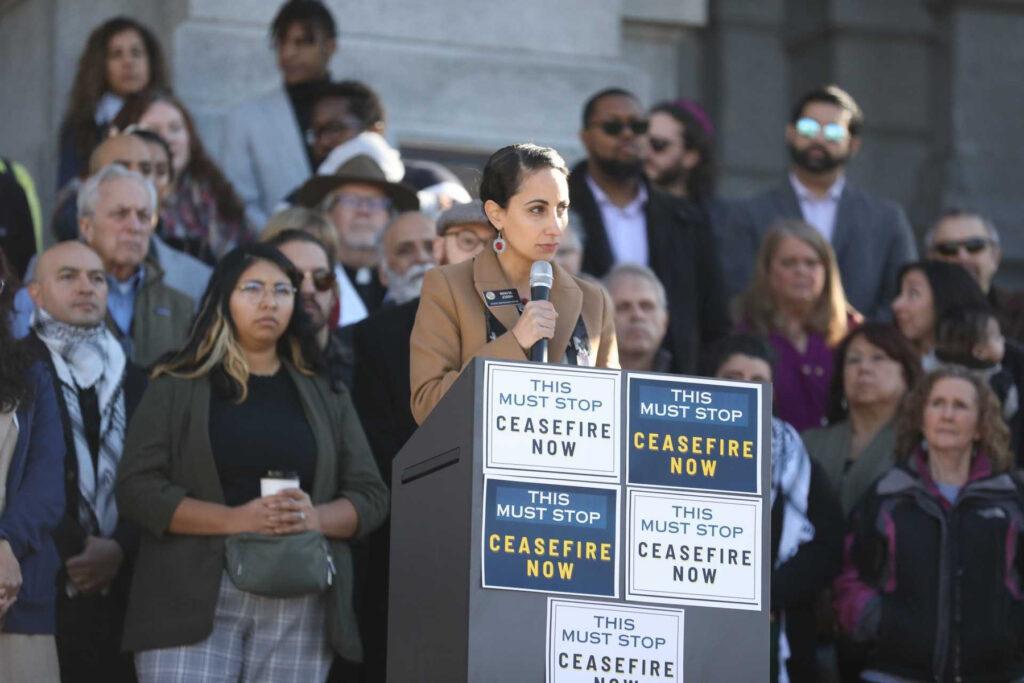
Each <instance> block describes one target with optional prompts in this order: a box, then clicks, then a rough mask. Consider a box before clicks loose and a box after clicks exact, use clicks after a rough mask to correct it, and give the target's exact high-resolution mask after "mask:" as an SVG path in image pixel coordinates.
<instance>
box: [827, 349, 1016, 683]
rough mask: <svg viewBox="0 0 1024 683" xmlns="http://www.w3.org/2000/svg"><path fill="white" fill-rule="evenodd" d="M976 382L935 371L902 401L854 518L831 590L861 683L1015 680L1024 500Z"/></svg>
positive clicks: (998, 426)
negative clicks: (884, 461)
mask: <svg viewBox="0 0 1024 683" xmlns="http://www.w3.org/2000/svg"><path fill="white" fill-rule="evenodd" d="M1007 442H1008V432H1007V428H1006V425H1005V423H1004V422H1003V420H1002V417H1001V415H1000V408H999V400H998V399H997V398H996V396H995V394H994V393H993V392H992V390H991V389H989V387H988V385H987V384H986V383H985V382H984V380H982V379H980V378H978V377H977V376H975V375H974V374H971V373H969V372H968V371H966V370H962V369H959V368H954V367H945V368H942V369H939V370H936V371H934V372H932V373H930V374H929V375H927V376H926V377H925V378H924V380H923V381H922V382H921V383H920V384H919V386H918V387H916V388H915V389H914V390H913V391H912V392H911V393H910V394H909V395H908V397H907V401H906V403H905V405H904V408H903V411H902V413H901V415H900V418H899V423H898V430H897V439H896V459H897V464H896V466H895V467H893V469H891V470H889V472H888V473H887V474H885V475H884V476H883V477H882V478H881V479H879V480H878V482H877V483H876V484H875V485H874V487H873V488H872V490H871V491H870V492H869V493H868V494H867V496H865V498H864V500H863V501H862V502H861V504H860V505H859V506H858V507H857V509H856V510H855V511H854V514H853V517H852V518H851V533H850V534H849V536H848V537H847V540H846V552H845V558H844V567H843V572H842V573H841V574H840V576H839V578H837V579H836V581H835V585H834V588H835V596H836V599H835V607H836V611H837V613H838V618H839V622H840V626H841V627H842V629H843V631H844V632H845V633H846V635H848V636H849V637H851V638H853V639H854V640H855V641H861V642H865V643H866V644H867V648H868V651H867V660H866V667H865V670H864V671H863V672H862V674H861V676H862V680H868V681H896V680H900V681H909V680H913V681H920V680H935V681H939V680H941V681H954V680H956V681H960V680H963V681H1009V680H1020V679H1021V678H1022V677H1024V649H1022V648H1021V642H1022V640H1024V583H1022V580H1021V568H1022V566H1024V564H1022V563H1024V552H1022V544H1021V541H1022V540H1024V539H1022V538H1021V531H1022V529H1024V494H1022V491H1021V487H1020V485H1019V482H1018V480H1017V479H1016V478H1015V477H1014V476H1012V475H1011V474H1010V472H1009V470H1010V466H1011V463H1012V459H1011V456H1010V453H1009V451H1008V449H1007Z"/></svg>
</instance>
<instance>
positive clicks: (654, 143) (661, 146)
mask: <svg viewBox="0 0 1024 683" xmlns="http://www.w3.org/2000/svg"><path fill="white" fill-rule="evenodd" d="M647 143H648V144H649V145H650V146H651V150H652V151H654V152H658V153H661V152H664V151H665V150H666V149H668V148H669V147H671V146H672V141H671V140H668V139H666V138H656V137H654V136H653V135H651V136H648V138H647Z"/></svg>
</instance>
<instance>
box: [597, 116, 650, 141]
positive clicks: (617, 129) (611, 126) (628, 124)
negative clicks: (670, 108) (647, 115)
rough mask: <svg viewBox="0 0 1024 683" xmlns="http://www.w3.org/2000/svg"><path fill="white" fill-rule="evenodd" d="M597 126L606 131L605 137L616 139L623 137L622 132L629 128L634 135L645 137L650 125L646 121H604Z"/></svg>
mask: <svg viewBox="0 0 1024 683" xmlns="http://www.w3.org/2000/svg"><path fill="white" fill-rule="evenodd" d="M597 126H598V127H599V128H600V129H601V130H602V131H604V133H605V135H611V136H612V137H616V136H618V135H621V134H622V131H624V130H626V129H627V128H629V129H630V130H631V131H633V135H643V134H644V133H646V132H647V126H648V124H647V121H645V120H644V119H629V120H628V121H621V120H619V119H611V120H609V121H602V122H601V123H599V124H597Z"/></svg>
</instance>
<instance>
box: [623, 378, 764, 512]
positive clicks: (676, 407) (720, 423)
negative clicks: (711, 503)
mask: <svg viewBox="0 0 1024 683" xmlns="http://www.w3.org/2000/svg"><path fill="white" fill-rule="evenodd" d="M759 395H760V394H759V390H758V387H757V386H754V385H743V384H738V383H737V384H732V383H729V384H715V383H710V382H709V383H705V382H701V381H699V380H681V379H672V378H660V377H655V376H651V375H648V376H636V375H630V377H629V424H628V436H629V483H630V484H641V485H649V486H671V487H678V488H692V489H704V490H709V491H735V492H742V493H758V492H759V491H758V472H759V471H760V465H759V464H758V457H759V450H760V448H759V443H760V442H759V439H758V436H759V429H760V425H759V420H758V415H759V414H760V411H759Z"/></svg>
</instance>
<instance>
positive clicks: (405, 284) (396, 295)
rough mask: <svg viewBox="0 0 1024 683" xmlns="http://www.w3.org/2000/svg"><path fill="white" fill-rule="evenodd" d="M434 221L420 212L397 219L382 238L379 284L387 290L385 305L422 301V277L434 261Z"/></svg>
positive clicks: (391, 223) (413, 212) (397, 217)
mask: <svg viewBox="0 0 1024 683" xmlns="http://www.w3.org/2000/svg"><path fill="white" fill-rule="evenodd" d="M435 230H436V228H435V227H434V221H432V220H431V219H430V218H428V217H427V216H426V214H423V213H420V212H419V211H406V212H405V213H400V214H398V215H397V216H395V217H394V218H393V219H392V220H391V222H390V223H388V226H387V228H385V229H384V233H383V234H382V235H381V239H380V263H379V265H378V266H377V267H378V269H379V271H380V281H381V283H382V284H383V285H384V286H385V287H387V293H386V294H385V295H384V303H385V304H404V303H405V302H407V301H412V300H413V299H416V298H419V295H420V290H421V289H422V288H423V276H424V275H426V274H427V271H428V270H430V269H431V268H433V267H434V266H435V265H437V263H436V262H435V261H434V242H435V237H434V231H435Z"/></svg>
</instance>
